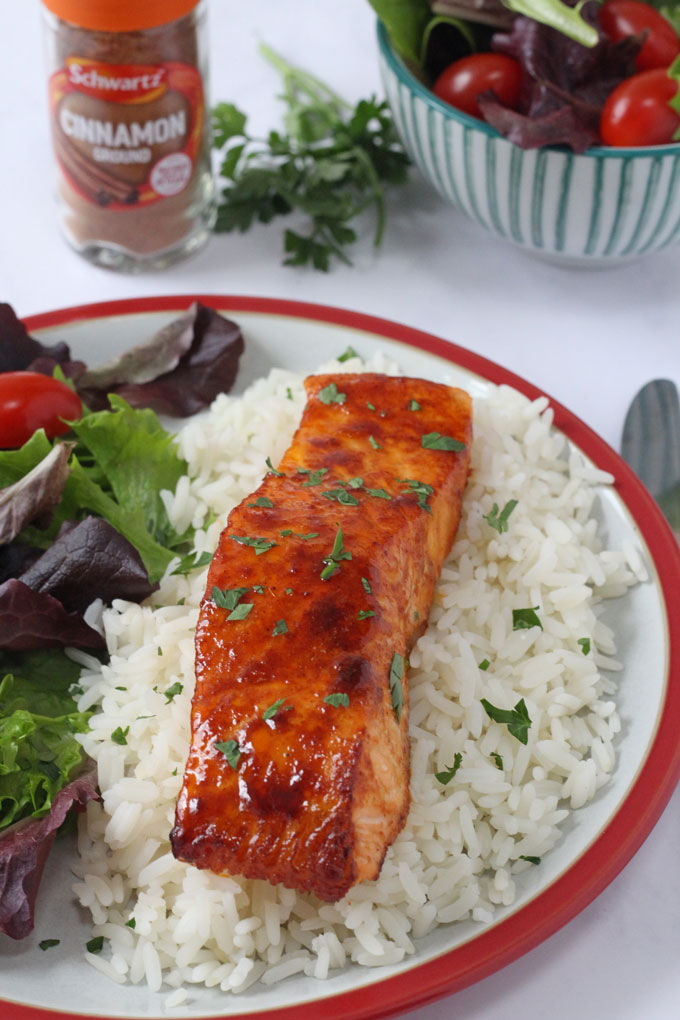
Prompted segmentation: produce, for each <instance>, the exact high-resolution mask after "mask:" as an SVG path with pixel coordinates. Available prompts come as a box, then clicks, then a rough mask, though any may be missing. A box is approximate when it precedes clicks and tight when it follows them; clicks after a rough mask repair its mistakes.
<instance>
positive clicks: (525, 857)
mask: <svg viewBox="0 0 680 1020" xmlns="http://www.w3.org/2000/svg"><path fill="white" fill-rule="evenodd" d="M517 859H518V860H520V861H528V862H529V864H540V863H541V858H540V857H532V856H531V855H530V854H520V855H519V857H518V858H517Z"/></svg>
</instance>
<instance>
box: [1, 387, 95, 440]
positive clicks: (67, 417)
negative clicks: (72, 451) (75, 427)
mask: <svg viewBox="0 0 680 1020" xmlns="http://www.w3.org/2000/svg"><path fill="white" fill-rule="evenodd" d="M82 413H83V405H82V404H81V402H80V397H79V396H78V395H77V394H76V393H74V392H73V390H72V389H69V387H68V386H67V385H66V383H63V382H61V381H60V380H59V379H53V378H52V376H50V375H40V374H39V373H38V372H2V373H0V447H2V448H4V449H15V448H17V447H19V446H23V444H24V443H25V442H26V441H27V440H29V439H30V438H31V436H32V435H33V433H34V432H35V430H36V429H41V428H42V429H45V432H46V433H47V435H48V436H49V438H50V439H53V438H54V437H55V436H61V435H63V434H64V433H65V432H68V425H67V424H66V422H67V421H74V420H75V419H76V418H80V416H81V415H82Z"/></svg>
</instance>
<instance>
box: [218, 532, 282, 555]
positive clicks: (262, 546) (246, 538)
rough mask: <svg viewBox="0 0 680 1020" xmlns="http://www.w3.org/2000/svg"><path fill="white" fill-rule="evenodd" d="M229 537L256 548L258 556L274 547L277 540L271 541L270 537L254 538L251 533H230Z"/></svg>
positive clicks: (233, 540)
mask: <svg viewBox="0 0 680 1020" xmlns="http://www.w3.org/2000/svg"><path fill="white" fill-rule="evenodd" d="M229 538H230V539H231V540H232V542H240V544H241V545H249V546H250V547H251V548H252V549H254V550H255V555H256V556H259V555H260V554H261V553H264V552H267V550H268V549H273V548H274V546H275V545H276V542H270V540H269V539H268V538H252V537H251V536H250V535H230V536H229Z"/></svg>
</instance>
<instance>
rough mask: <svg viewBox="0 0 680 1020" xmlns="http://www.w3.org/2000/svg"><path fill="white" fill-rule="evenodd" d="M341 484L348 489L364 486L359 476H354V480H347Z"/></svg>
mask: <svg viewBox="0 0 680 1020" xmlns="http://www.w3.org/2000/svg"><path fill="white" fill-rule="evenodd" d="M342 484H344V485H346V486H347V488H348V489H360V488H361V487H362V485H363V484H364V480H363V478H361V477H360V476H359V475H356V477H355V478H348V479H347V481H346V482H344V483H342Z"/></svg>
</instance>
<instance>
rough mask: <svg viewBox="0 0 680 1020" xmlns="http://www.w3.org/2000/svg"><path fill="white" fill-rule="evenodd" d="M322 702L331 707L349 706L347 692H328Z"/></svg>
mask: <svg viewBox="0 0 680 1020" xmlns="http://www.w3.org/2000/svg"><path fill="white" fill-rule="evenodd" d="M323 700H324V702H325V703H326V704H327V705H332V706H333V708H349V694H345V693H344V692H343V693H339V694H329V695H327V697H325V698H324V699H323Z"/></svg>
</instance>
